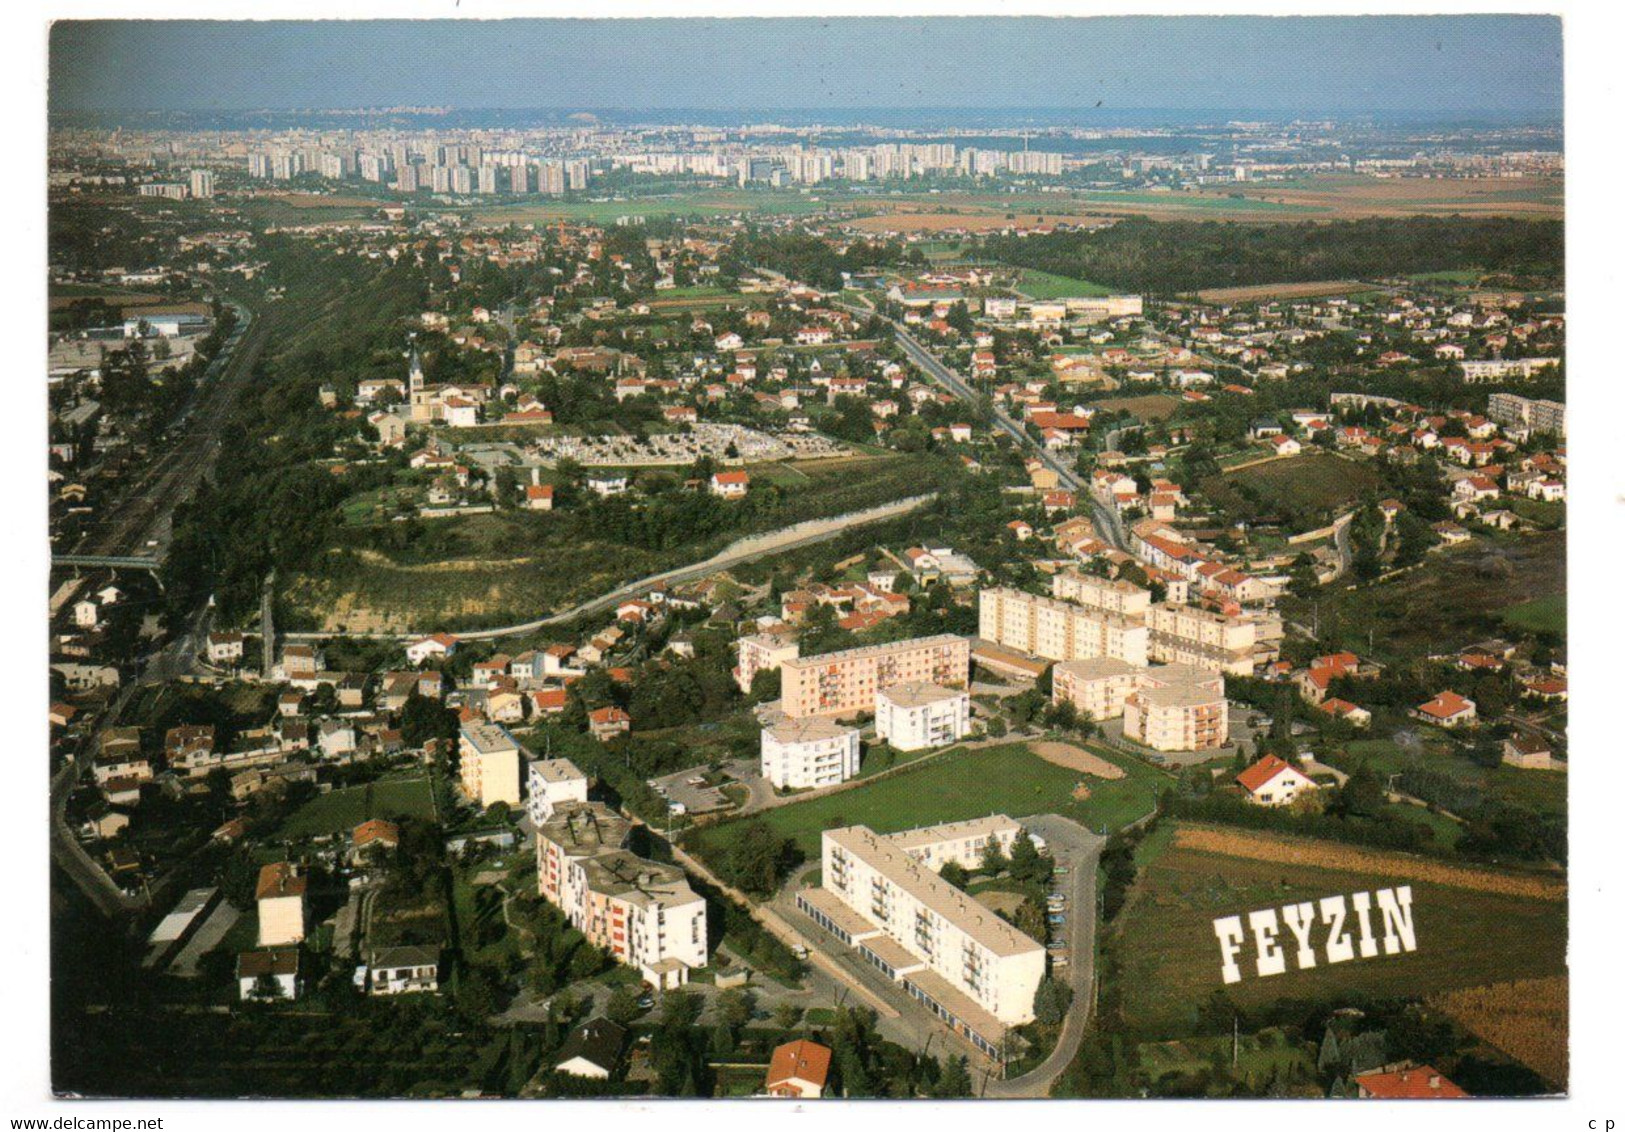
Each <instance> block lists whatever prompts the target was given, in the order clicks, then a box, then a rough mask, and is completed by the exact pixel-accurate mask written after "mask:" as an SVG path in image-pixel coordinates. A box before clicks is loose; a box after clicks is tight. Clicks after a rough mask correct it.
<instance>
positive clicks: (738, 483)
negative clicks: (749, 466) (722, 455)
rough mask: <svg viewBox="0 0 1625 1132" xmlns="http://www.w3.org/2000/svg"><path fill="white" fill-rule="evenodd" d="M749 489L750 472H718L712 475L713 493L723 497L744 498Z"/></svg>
mask: <svg viewBox="0 0 1625 1132" xmlns="http://www.w3.org/2000/svg"><path fill="white" fill-rule="evenodd" d="M749 490H750V473H749V472H717V473H715V474H714V475H712V477H711V494H712V495H715V496H719V497H721V498H723V499H743V498H745V493H746V492H748V491H749Z"/></svg>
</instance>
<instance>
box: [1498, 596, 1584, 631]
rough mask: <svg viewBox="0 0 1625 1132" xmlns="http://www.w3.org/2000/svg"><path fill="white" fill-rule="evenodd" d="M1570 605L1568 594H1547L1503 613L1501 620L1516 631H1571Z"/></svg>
mask: <svg viewBox="0 0 1625 1132" xmlns="http://www.w3.org/2000/svg"><path fill="white" fill-rule="evenodd" d="M1568 606H1569V603H1568V595H1567V594H1547V595H1546V596H1545V597H1537V598H1534V599H1532V600H1530V601H1526V602H1523V603H1522V604H1520V605H1514V606H1513V607H1512V608H1511V609H1507V610H1504V611H1503V612H1502V613H1501V619H1502V620H1504V621H1505V622H1506V623H1507V624H1508V625H1511V626H1512V627H1513V628H1515V629H1527V630H1529V631H1530V632H1534V633H1539V632H1547V633H1564V634H1567V633H1568V631H1569V608H1568Z"/></svg>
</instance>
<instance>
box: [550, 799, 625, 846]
mask: <svg viewBox="0 0 1625 1132" xmlns="http://www.w3.org/2000/svg"><path fill="white" fill-rule="evenodd" d="M631 831H632V823H631V822H629V821H627V820H626V819H625V818H623V817H621V815H619V814H617V813H616V812H615V811H614V810H611V809H610V808H609V807H608V806H606V805H604V804H603V803H602V802H563V803H560V804H559V805H558V806H557V807H556V808H555V809H554V811H553V816H552V817H550V818H548V819H547V821H545V822H543V823H542V825H541V826H540V828H538V829H537V831H536V834H537V836H539V837H543V838H546V839H547V840H548V841H551V842H553V844H555V845H561V846H563V847H564V848H565V849H567V850H569V851H570V852H572V853H576V854H579V855H581V856H584V857H591V856H596V855H598V854H600V853H612V852H615V851H616V850H619V849H620V848H621V846H623V845H625V844H626V836H627V834H628V833H630V832H631Z"/></svg>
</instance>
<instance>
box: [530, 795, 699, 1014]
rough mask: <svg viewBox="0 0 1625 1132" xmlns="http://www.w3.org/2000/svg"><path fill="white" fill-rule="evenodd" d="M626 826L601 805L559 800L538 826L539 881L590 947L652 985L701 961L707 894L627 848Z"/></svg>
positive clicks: (680, 977) (666, 982)
mask: <svg viewBox="0 0 1625 1132" xmlns="http://www.w3.org/2000/svg"><path fill="white" fill-rule="evenodd" d="M631 828H632V825H631V823H630V822H629V821H627V820H626V819H625V818H623V817H621V816H620V815H619V814H617V813H615V812H614V811H613V810H611V809H610V808H609V807H608V806H605V805H604V804H603V803H602V802H563V803H561V804H559V805H558V806H557V807H556V808H555V809H554V811H553V816H552V817H551V818H549V819H548V820H547V821H546V822H545V823H543V824H542V825H540V826H538V827H537V830H536V875H537V886H538V889H539V891H540V892H541V894H542V896H543V897H544V898H545V899H547V900H548V901H549V902H551V903H552V904H553V905H555V906H556V907H557V908H559V910H560V911H562V912H563V913H564V914H565V916H566V918H568V919H569V921H570V923H571V924H572V925H573V926H574V927H575V928H576V929H577V930H578V931H580V932H581V933H582V934H583V935H585V936H586V937H587V939H588V941H589V942H591V943H592V944H594V945H595V946H598V947H602V948H604V949H605V950H606V951H608V952H610V954H612V955H614V956H615V958H616V959H617V960H619V961H620V962H622V963H625V964H627V965H628V966H630V967H634V968H636V969H637V970H638V972H639V973H640V974H642V976H643V978H644V979H645V980H647V981H648V982H650V983H652V984H653V985H654V986H656V987H658V988H661V989H667V988H671V987H679V986H682V985H683V984H684V983H686V982H688V973H689V972H690V971H691V970H694V969H696V968H699V967H703V966H705V964H706V962H707V954H706V948H707V942H706V934H705V930H706V917H705V899H704V898H703V897H701V896H700V895H698V894H697V893H695V891H694V890H693V889H692V888H690V887H689V884H688V877H687V876H686V875H685V874H684V872H683V870H682V869H680V868H677V867H676V866H674V865H666V864H662V863H660V862H658V861H649V860H645V859H644V858H642V857H639V856H637V855H636V854H635V853H632V852H630V851H629V850H627V848H626V840H627V835H628V834H629V833H630V832H631Z"/></svg>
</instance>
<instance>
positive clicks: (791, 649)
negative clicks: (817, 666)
mask: <svg viewBox="0 0 1625 1132" xmlns="http://www.w3.org/2000/svg"><path fill="white" fill-rule="evenodd" d="M800 655H801V646H800V645H798V644H796V642H795V639H794V638H791V637H781V636H778V635H777V634H774V633H753V634H752V635H750V636H748V637H740V638H739V663H738V664H737V665H735V666H734V680H735V681H736V682H737V683H738V684H739V690H740V691H741V692H743V693H745V695H747V696H748V695H750V685H751V682H752V681H753V680H755V679H756V674H757V673H758V672H771V671H773V670H774V669H775V668H778V667H779V666H780V665H781V664H783V663H784V662H785V661H787V660H794V659H795V658H796V657H798V656H800Z"/></svg>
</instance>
